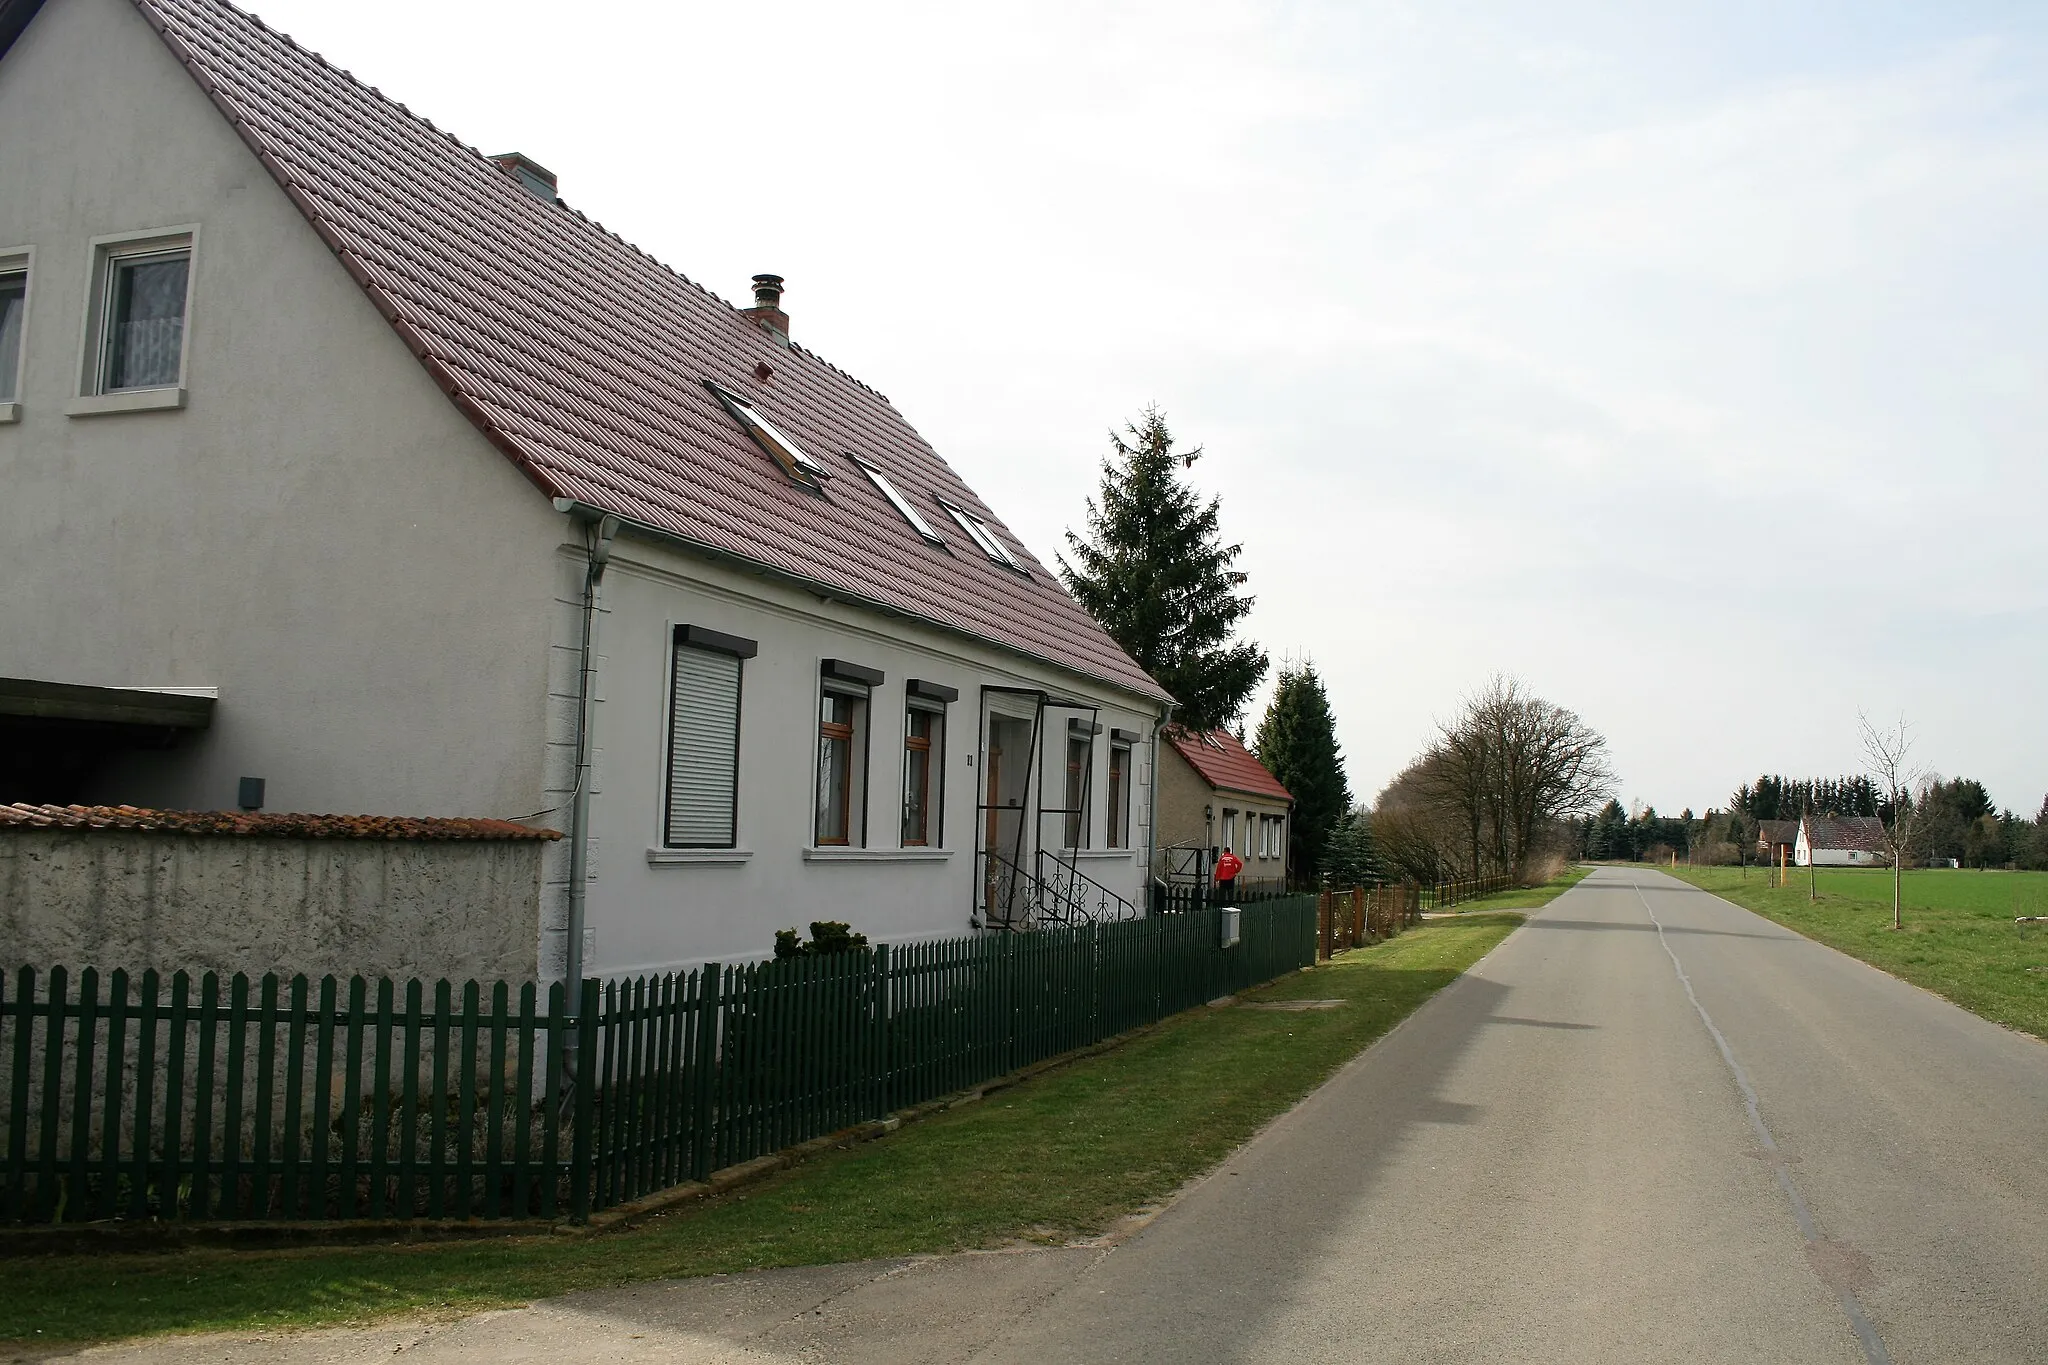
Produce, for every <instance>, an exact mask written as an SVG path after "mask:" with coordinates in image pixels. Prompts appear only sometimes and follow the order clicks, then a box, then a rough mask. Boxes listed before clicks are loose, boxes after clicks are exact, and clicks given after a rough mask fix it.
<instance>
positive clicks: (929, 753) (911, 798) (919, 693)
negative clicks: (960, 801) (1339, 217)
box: [903, 678, 960, 848]
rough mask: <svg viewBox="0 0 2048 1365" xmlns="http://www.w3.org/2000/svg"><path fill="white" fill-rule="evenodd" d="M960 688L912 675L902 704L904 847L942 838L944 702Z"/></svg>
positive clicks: (957, 695) (921, 845)
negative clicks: (926, 680)
mask: <svg viewBox="0 0 2048 1365" xmlns="http://www.w3.org/2000/svg"><path fill="white" fill-rule="evenodd" d="M959 698H960V691H959V689H958V688H954V687H947V686H944V685H943V684H940V683H931V682H925V681H922V680H921V679H918V678H912V679H911V680H910V685H909V687H908V688H907V689H906V692H905V698H904V708H903V847H905V848H928V847H931V846H933V845H936V844H938V843H940V842H941V841H942V840H943V839H944V838H945V828H944V826H945V808H946V704H947V703H948V702H952V701H957V700H959Z"/></svg>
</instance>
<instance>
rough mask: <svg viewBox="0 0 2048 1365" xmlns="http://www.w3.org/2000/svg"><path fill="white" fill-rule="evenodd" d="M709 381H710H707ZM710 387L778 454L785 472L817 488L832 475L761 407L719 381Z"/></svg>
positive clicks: (742, 422) (735, 415) (756, 438)
mask: <svg viewBox="0 0 2048 1365" xmlns="http://www.w3.org/2000/svg"><path fill="white" fill-rule="evenodd" d="M706 382H707V383H709V381H708V380H707V381H706ZM710 388H711V391H712V392H713V393H715V394H717V395H718V397H719V399H720V400H721V401H723V402H724V404H725V406H726V410H727V411H729V412H731V413H732V415H733V416H734V417H736V418H738V419H739V421H740V424H741V425H742V426H744V427H746V428H747V430H748V431H749V432H751V433H752V434H753V437H754V439H755V440H756V441H758V442H760V443H761V446H762V448H763V449H765V450H766V451H767V452H768V453H769V454H770V455H773V456H774V457H775V459H776V462H777V463H779V464H780V465H781V466H782V468H783V472H784V473H786V474H788V475H789V476H790V477H791V478H792V479H796V480H798V481H799V482H802V483H807V484H809V485H811V486H812V487H814V488H815V487H817V486H818V484H820V483H821V482H823V481H824V480H826V479H829V478H831V477H832V475H831V474H830V472H828V471H827V470H826V468H825V466H823V465H821V464H819V463H818V462H817V461H816V460H814V459H812V458H811V456H810V453H809V452H808V451H806V450H805V449H804V448H803V447H802V446H800V445H798V444H797V443H796V442H795V441H792V440H791V439H790V438H789V437H787V436H785V435H783V434H782V432H781V431H780V430H779V429H777V427H776V426H775V424H774V423H773V422H770V421H769V420H768V419H767V418H766V417H764V416H762V414H761V410H760V409H759V408H757V407H755V406H754V405H753V404H752V403H751V402H749V401H748V400H747V399H744V398H742V397H740V396H739V395H738V394H736V393H734V392H732V390H730V389H724V388H720V387H719V386H718V385H716V384H711V385H710Z"/></svg>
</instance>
